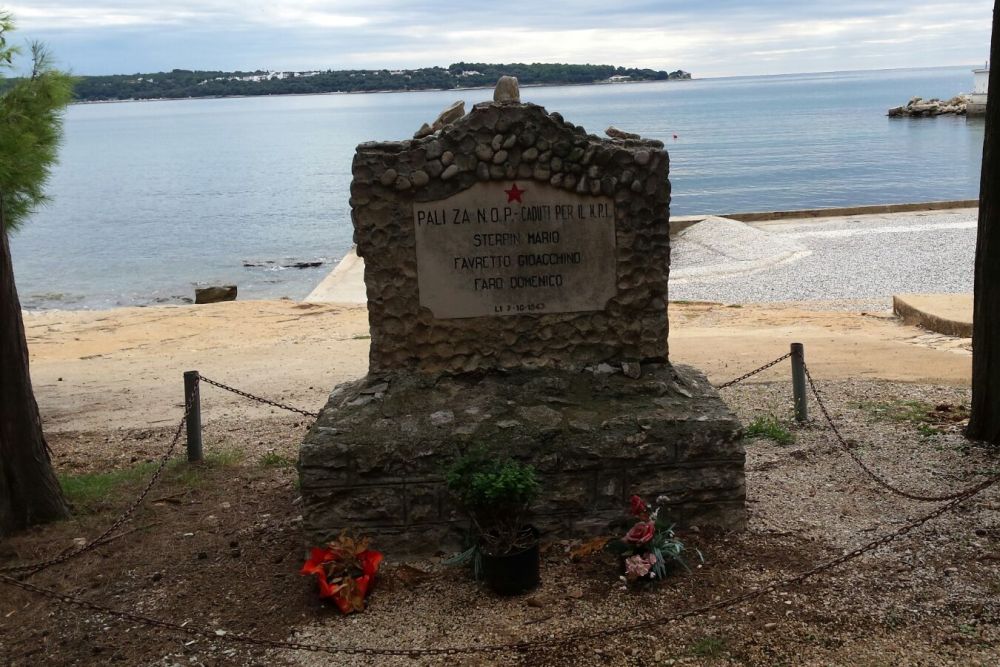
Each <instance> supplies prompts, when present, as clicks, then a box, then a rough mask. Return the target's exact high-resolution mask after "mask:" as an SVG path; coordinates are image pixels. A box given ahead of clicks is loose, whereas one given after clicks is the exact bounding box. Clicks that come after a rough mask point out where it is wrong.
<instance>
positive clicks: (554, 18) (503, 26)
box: [0, 0, 993, 76]
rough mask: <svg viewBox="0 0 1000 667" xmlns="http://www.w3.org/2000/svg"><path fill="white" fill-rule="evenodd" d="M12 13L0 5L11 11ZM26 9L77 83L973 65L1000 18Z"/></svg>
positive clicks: (961, 9) (899, 2) (821, 7)
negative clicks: (570, 69)
mask: <svg viewBox="0 0 1000 667" xmlns="http://www.w3.org/2000/svg"><path fill="white" fill-rule="evenodd" d="M0 1H2V0H0ZM23 2H25V0H15V3H14V4H12V5H8V8H9V9H11V10H12V11H13V12H14V14H15V16H16V18H17V19H18V23H19V26H20V28H21V30H20V33H21V34H22V35H23V36H26V37H37V38H41V39H43V40H45V41H46V42H48V43H49V45H50V47H51V48H52V49H53V51H55V52H56V54H57V55H59V56H60V57H61V59H62V61H63V62H64V63H65V64H66V65H68V66H69V67H71V68H72V69H73V70H74V71H77V72H78V73H85V74H86V73H112V72H134V71H154V70H164V69H172V68H174V67H182V68H187V69H257V68H263V67H271V68H282V69H313V68H327V67H330V68H337V67H417V66H427V65H447V64H450V63H452V62H457V61H462V60H464V61H489V62H497V61H508V62H509V61H521V62H524V61H528V62H553V61H562V62H591V63H613V64H617V65H627V66H642V67H655V68H657V69H675V68H678V67H679V68H683V69H687V70H690V71H693V72H694V73H695V74H696V75H698V76H710V75H726V74H772V73H783V72H799V71H816V70H837V69H865V68H889V67H916V66H934V65H954V64H969V63H975V62H979V61H981V60H984V59H985V58H986V56H987V54H988V50H989V37H990V26H991V21H990V19H991V16H992V4H993V3H992V2H990V1H989V0H967V1H966V2H962V3H955V2H940V1H937V2H934V1H921V0H910V1H906V0H865V1H861V0H841V1H839V2H832V3H804V2H801V1H800V0H757V1H756V2H753V3H748V2H745V1H736V0H719V1H716V2H704V1H703V0H697V1H696V0H676V1H671V2H662V1H659V2H654V1H646V0H623V1H622V2H619V3H617V4H612V3H608V2H607V1H606V0H603V1H602V2H597V1H596V0H578V1H576V2H569V3H567V2H538V1H537V0H532V1H528V0H509V1H508V2H502V3H498V2H488V3H487V2H476V1H473V0H462V1H459V0H445V1H444V2H435V3H422V4H420V5H417V4H416V3H413V2H407V1H404V0H369V1H367V2H364V1H360V0H343V1H334V0H271V1H265V0H243V1H236V0H172V1H171V2H169V3H163V2H153V1H152V0H30V5H29V4H21V3H23Z"/></svg>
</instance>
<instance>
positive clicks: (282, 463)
mask: <svg viewBox="0 0 1000 667" xmlns="http://www.w3.org/2000/svg"><path fill="white" fill-rule="evenodd" d="M260 465H262V466H263V467H265V468H293V467H295V461H294V460H292V459H290V458H288V457H287V456H285V455H284V454H279V453H278V452H267V453H266V454H264V455H263V456H261V457H260Z"/></svg>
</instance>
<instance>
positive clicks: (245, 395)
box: [198, 375, 319, 419]
mask: <svg viewBox="0 0 1000 667" xmlns="http://www.w3.org/2000/svg"><path fill="white" fill-rule="evenodd" d="M198 379H199V380H200V381H202V382H207V383H208V384H210V385H212V386H213V387H218V388H219V389H224V390H226V391H229V392H232V393H234V394H236V395H237V396H242V397H243V398H249V399H250V400H251V401H257V402H258V403H264V404H266V405H271V406H274V407H276V408H281V409H282V410H288V411H289V412H297V413H299V414H300V415H305V416H306V417H312V418H313V419H318V418H319V413H318V412H309V411H307V410H301V409H299V408H296V407H293V406H291V405H285V404H284V403H278V402H277V401H272V400H270V399H268V398H264V397H262V396H255V395H254V394H250V393H247V392H245V391H242V390H240V389H237V388H236V387H230V386H229V385H227V384H222V383H221V382H216V381H215V380H209V379H208V378H207V377H205V376H204V375H199V376H198Z"/></svg>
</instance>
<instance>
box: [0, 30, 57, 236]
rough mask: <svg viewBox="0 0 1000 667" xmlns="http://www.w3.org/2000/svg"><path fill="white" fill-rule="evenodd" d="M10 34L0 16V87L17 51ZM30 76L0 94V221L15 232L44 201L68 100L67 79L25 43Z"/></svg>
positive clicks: (33, 46) (41, 50) (39, 50)
mask: <svg viewBox="0 0 1000 667" xmlns="http://www.w3.org/2000/svg"><path fill="white" fill-rule="evenodd" d="M13 29H14V23H13V20H12V19H11V16H10V14H8V13H6V12H0V84H2V83H3V70H4V69H7V70H10V69H12V68H13V66H14V58H15V56H17V55H18V54H19V49H17V48H16V47H13V46H9V45H8V43H7V37H8V34H9V33H10V31H11V30H13ZM31 63H32V67H31V75H30V76H28V77H25V78H21V79H17V80H14V81H13V82H12V83H11V84H10V85H5V86H3V87H2V88H0V90H2V92H0V218H2V224H3V226H4V227H5V228H6V229H15V228H17V227H18V225H20V224H21V223H23V222H24V220H25V218H27V216H28V214H29V213H31V212H32V211H33V210H34V209H35V208H36V207H37V206H38V205H39V204H41V203H43V202H44V201H45V194H44V189H45V184H46V182H47V181H48V178H49V170H50V168H51V166H52V165H53V164H54V163H55V162H56V158H57V153H58V149H59V142H60V140H61V139H62V111H63V109H65V107H66V105H67V104H69V102H70V100H71V99H72V91H73V79H72V77H70V76H69V75H67V74H65V73H63V72H59V71H57V70H56V69H54V68H53V67H52V63H51V59H50V57H49V54H48V52H47V51H46V50H45V47H43V46H42V45H41V44H39V43H38V42H35V43H32V44H31Z"/></svg>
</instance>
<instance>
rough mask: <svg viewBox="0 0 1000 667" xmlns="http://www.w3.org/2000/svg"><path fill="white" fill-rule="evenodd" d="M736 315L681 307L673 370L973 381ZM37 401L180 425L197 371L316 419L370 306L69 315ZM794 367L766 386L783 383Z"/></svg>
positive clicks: (82, 415) (924, 362) (46, 410)
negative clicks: (798, 352) (795, 357)
mask: <svg viewBox="0 0 1000 667" xmlns="http://www.w3.org/2000/svg"><path fill="white" fill-rule="evenodd" d="M808 307H809V310H807V309H805V307H803V305H795V304H791V305H778V306H775V305H767V306H743V307H739V308H736V307H726V306H722V305H718V304H692V303H672V304H671V306H670V319H671V334H670V357H671V359H672V360H674V361H677V362H682V363H687V364H692V365H694V366H697V367H698V368H701V369H703V370H704V371H705V372H706V373H707V374H708V376H709V378H710V379H712V380H713V381H716V382H720V381H723V380H726V379H729V378H730V377H732V376H735V375H739V374H741V373H742V372H744V371H745V370H748V369H750V368H753V367H755V366H757V365H760V364H761V363H763V362H765V361H767V360H769V359H772V358H774V357H777V356H780V355H781V354H783V353H785V352H787V351H788V343H790V342H792V341H798V342H802V343H804V344H805V345H806V355H807V360H808V362H809V363H810V366H811V367H812V369H813V370H814V372H815V374H816V375H817V376H818V377H823V378H828V379H838V378H852V377H872V378H882V379H888V380H898V381H904V382H933V383H936V384H952V385H963V384H967V383H968V381H969V373H970V359H971V357H970V356H969V353H968V349H967V347H968V343H967V341H962V340H955V339H946V338H943V337H939V336H933V335H927V334H926V332H923V331H921V330H919V329H916V328H914V327H909V326H904V325H901V324H899V323H898V322H896V321H895V320H894V319H892V318H890V317H888V316H886V315H878V316H875V315H864V314H860V313H857V312H854V313H851V312H842V311H838V312H821V311H817V310H815V308H816V307H817V306H816V304H815V303H813V304H809V306H808ZM26 326H27V335H28V342H29V346H30V349H31V354H32V359H31V364H32V366H31V370H32V378H33V380H34V384H35V393H36V395H37V397H38V401H39V405H40V406H41V409H42V413H43V416H44V419H45V423H46V428H47V429H48V430H49V431H52V432H59V431H65V430H93V429H117V428H129V427H135V426H138V425H140V423H139V422H141V424H142V425H147V426H151V427H156V426H164V425H167V424H171V423H173V422H174V421H175V419H176V418H177V415H178V410H179V409H180V407H181V400H182V381H181V377H182V374H183V372H184V371H186V370H192V369H197V370H199V371H201V372H202V374H204V375H205V376H207V377H211V378H214V379H216V380H219V381H221V382H224V383H227V384H231V385H234V386H237V387H240V388H243V389H246V390H248V391H252V392H255V393H259V394H262V395H265V396H269V397H272V398H275V399H277V400H282V401H286V402H289V403H292V404H294V405H299V406H302V407H305V408H307V409H318V408H319V407H320V406H322V404H323V402H324V400H325V399H326V395H327V394H328V393H329V391H330V390H331V389H332V388H333V387H334V385H336V384H337V383H339V382H342V381H344V380H348V379H352V378H355V377H358V376H360V375H363V374H364V373H365V371H366V370H367V363H368V322H367V313H366V311H365V309H364V308H342V307H336V306H330V305H321V304H303V303H295V302H292V301H240V302H231V303H223V304H215V305H210V306H197V307H192V306H163V307H155V308H123V309H117V310H112V311H58V312H47V313H39V314H30V315H28V316H27V318H26ZM785 373H787V369H786V368H785V367H784V366H783V365H782V366H779V367H777V368H776V369H775V370H773V371H770V372H769V373H765V374H763V375H761V376H760V378H759V379H760V380H767V379H778V378H783V377H784V374H785ZM203 402H204V410H205V414H204V419H205V420H206V422H211V421H213V420H216V419H220V418H235V417H239V418H247V417H249V418H257V417H264V416H270V415H272V414H273V411H272V410H271V409H270V408H267V407H256V406H255V405H253V404H250V403H248V402H246V401H245V400H244V399H241V398H238V397H236V396H231V395H229V394H225V393H222V392H220V391H218V390H216V389H211V388H206V390H205V391H204V392H203Z"/></svg>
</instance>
